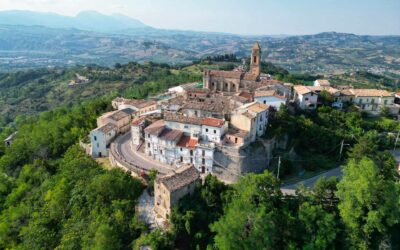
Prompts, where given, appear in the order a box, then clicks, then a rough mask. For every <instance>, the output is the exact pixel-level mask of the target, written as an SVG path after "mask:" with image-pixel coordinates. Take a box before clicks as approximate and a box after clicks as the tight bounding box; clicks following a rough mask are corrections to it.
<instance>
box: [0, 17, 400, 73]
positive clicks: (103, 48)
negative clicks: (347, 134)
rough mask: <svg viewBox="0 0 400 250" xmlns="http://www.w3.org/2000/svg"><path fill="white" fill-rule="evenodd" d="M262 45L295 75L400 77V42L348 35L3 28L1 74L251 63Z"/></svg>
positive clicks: (398, 39) (271, 59)
mask: <svg viewBox="0 0 400 250" xmlns="http://www.w3.org/2000/svg"><path fill="white" fill-rule="evenodd" d="M256 40H258V41H260V44H261V46H262V48H263V55H262V57H263V60H267V61H269V62H272V63H274V64H276V65H279V66H283V67H285V68H287V69H289V70H290V71H293V72H301V73H313V74H331V73H343V72H352V71H357V70H364V71H370V72H372V73H377V74H385V75H389V74H390V75H395V76H396V75H397V76H398V75H400V47H399V46H398V45H399V44H400V37H399V36H386V37H385V36H357V35H353V34H343V33H334V32H332V33H321V34H316V35H304V36H290V37H269V36H239V35H232V34H224V33H207V32H192V31H176V30H160V29H153V28H144V29H125V30H118V31H115V32H114V33H113V34H110V33H100V32H96V31H83V30H78V29H75V28H69V29H65V28H63V29H60V28H49V27H45V26H22V25H18V26H16V25H5V24H1V22H0V71H5V70H16V69H27V68H37V67H47V66H48V65H52V66H73V65H76V64H88V63H97V64H101V65H102V66H110V65H114V64H115V63H116V62H121V63H127V62H129V61H138V62H145V61H154V62H159V63H168V64H187V63H191V62H192V61H193V60H198V59H200V58H204V57H206V56H209V55H216V54H226V53H233V54H235V55H236V56H238V57H248V56H249V49H250V48H251V46H252V44H253V43H254V41H256Z"/></svg>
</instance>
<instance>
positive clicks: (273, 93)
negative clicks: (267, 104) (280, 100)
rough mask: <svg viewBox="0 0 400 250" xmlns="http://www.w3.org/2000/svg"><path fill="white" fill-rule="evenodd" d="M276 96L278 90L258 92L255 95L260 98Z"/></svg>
mask: <svg viewBox="0 0 400 250" xmlns="http://www.w3.org/2000/svg"><path fill="white" fill-rule="evenodd" d="M275 94H276V90H257V91H256V92H255V93H254V97H260V96H274V95H275Z"/></svg>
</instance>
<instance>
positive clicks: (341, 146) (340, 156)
mask: <svg viewBox="0 0 400 250" xmlns="http://www.w3.org/2000/svg"><path fill="white" fill-rule="evenodd" d="M345 145H346V146H349V145H350V144H344V139H343V140H342V144H341V145H340V153H339V160H340V159H341V158H342V153H343V147H344V146H345Z"/></svg>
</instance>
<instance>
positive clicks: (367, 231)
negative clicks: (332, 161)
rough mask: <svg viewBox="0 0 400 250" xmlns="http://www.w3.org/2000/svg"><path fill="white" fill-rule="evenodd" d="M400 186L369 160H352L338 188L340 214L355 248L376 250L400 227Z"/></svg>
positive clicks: (350, 242)
mask: <svg viewBox="0 0 400 250" xmlns="http://www.w3.org/2000/svg"><path fill="white" fill-rule="evenodd" d="M399 194H400V193H399V186H398V183H395V182H394V181H393V180H390V179H387V178H385V176H383V175H382V174H381V173H380V170H379V167H378V166H377V165H376V164H375V163H374V161H372V160H371V159H369V158H366V157H363V158H361V159H360V160H358V161H357V160H354V159H352V160H350V162H349V163H348V165H347V166H346V167H345V169H344V176H343V180H342V181H341V182H340V183H339V185H338V192H337V196H338V197H339V199H340V203H339V206H338V207H339V210H340V215H341V217H342V219H343V222H344V224H345V225H346V228H347V230H348V240H349V244H350V245H351V246H352V247H354V248H359V249H368V248H371V247H373V246H374V248H376V247H377V246H379V244H380V243H381V242H382V240H383V239H385V236H386V235H387V234H388V231H389V229H390V227H392V226H393V225H394V224H396V223H399V216H400V206H399V199H398V197H399Z"/></svg>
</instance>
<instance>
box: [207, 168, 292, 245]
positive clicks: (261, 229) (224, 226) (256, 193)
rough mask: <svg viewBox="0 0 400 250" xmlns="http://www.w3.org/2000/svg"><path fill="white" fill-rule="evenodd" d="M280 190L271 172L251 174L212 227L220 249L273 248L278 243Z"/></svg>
mask: <svg viewBox="0 0 400 250" xmlns="http://www.w3.org/2000/svg"><path fill="white" fill-rule="evenodd" d="M281 197H282V194H281V191H280V189H279V182H278V180H277V179H276V178H275V177H273V176H272V174H271V173H269V172H265V173H263V174H259V175H255V174H248V175H246V176H245V177H243V179H241V180H240V181H239V182H238V183H237V185H236V186H235V189H234V191H233V193H232V197H231V201H230V202H229V203H228V204H227V206H226V207H225V209H224V212H225V213H224V215H223V216H222V217H221V218H220V219H219V220H218V221H217V222H215V223H214V224H213V225H212V226H211V230H212V231H213V232H215V233H216V236H215V244H216V246H217V247H218V248H219V249H271V248H273V246H274V245H276V244H277V243H278V239H279V238H280V237H284V236H282V235H281V236H279V235H278V234H279V231H280V230H279V225H282V224H285V223H282V222H281V220H284V219H285V218H286V217H285V216H281V214H280V210H279V207H280V204H281Z"/></svg>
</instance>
